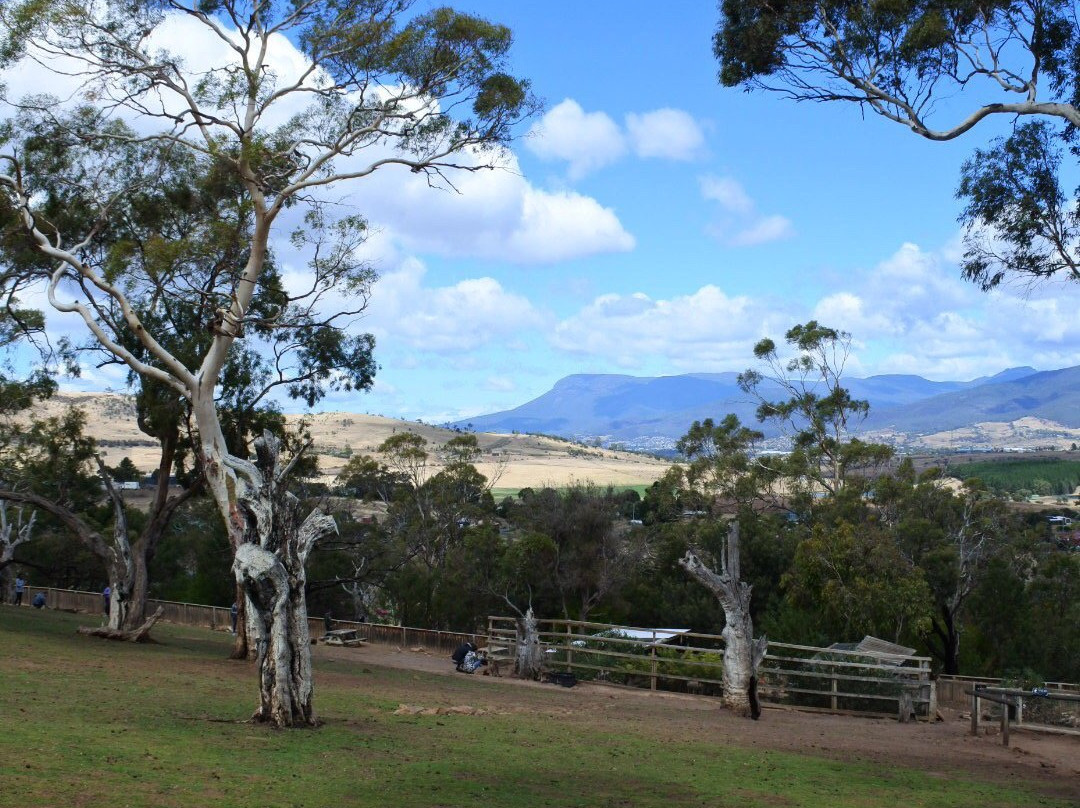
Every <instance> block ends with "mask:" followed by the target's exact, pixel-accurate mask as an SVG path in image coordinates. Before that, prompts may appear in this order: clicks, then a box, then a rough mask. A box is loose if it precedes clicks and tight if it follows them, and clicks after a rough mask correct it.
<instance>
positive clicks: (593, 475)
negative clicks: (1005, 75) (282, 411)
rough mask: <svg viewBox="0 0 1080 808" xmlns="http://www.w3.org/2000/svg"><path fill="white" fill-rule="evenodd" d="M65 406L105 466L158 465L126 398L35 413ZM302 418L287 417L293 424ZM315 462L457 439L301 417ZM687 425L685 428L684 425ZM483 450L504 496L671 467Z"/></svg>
mask: <svg viewBox="0 0 1080 808" xmlns="http://www.w3.org/2000/svg"><path fill="white" fill-rule="evenodd" d="M70 407H79V408H81V409H82V410H83V411H84V412H85V413H86V418H87V421H86V433H87V434H88V435H91V436H93V437H94V438H95V439H96V440H97V441H98V442H99V444H100V448H101V452H102V456H103V458H104V459H105V462H106V463H108V464H109V465H116V464H117V463H119V462H120V460H121V459H122V458H124V457H130V458H131V460H132V462H134V463H135V465H136V466H137V467H138V468H139V469H140V470H142V471H143V472H144V473H149V472H150V470H152V469H154V468H156V467H157V463H158V460H159V457H160V455H159V451H160V450H159V448H158V447H157V445H156V444H155V443H154V442H153V441H151V440H150V439H149V438H148V437H147V436H146V435H144V434H143V433H142V432H140V431H139V427H138V424H137V423H136V420H135V409H134V406H133V404H132V401H131V398H130V397H128V396H123V395H118V394H115V393H59V394H57V395H56V396H54V397H53V398H51V399H49V400H47V401H44V402H42V403H41V406H40V408H39V411H37V412H36V413H35V414H36V415H39V416H42V417H46V416H57V415H60V414H61V413H62V412H64V411H65V410H66V409H68V408H70ZM301 418H302V417H301V416H297V415H290V416H288V421H289V423H290V424H292V425H295V424H296V423H297V422H299V421H300V420H301ZM303 420H305V421H306V423H307V428H308V432H309V434H310V436H311V439H312V441H313V444H312V451H313V452H314V454H315V455H316V456H317V457H318V459H319V470H320V471H321V472H322V477H321V480H322V481H323V482H326V483H332V482H333V481H334V477H335V476H336V475H337V474H338V472H339V471H341V469H342V467H343V466H344V465H345V463H346V461H347V457H348V453H349V452H351V453H354V454H375V453H376V448H377V447H378V446H379V444H381V443H382V442H383V441H384V440H386V439H387V438H389V437H390V436H391V435H393V434H395V433H397V432H401V431H409V432H415V433H416V434H418V435H420V436H421V437H422V438H424V439H425V440H427V441H428V444H429V446H428V450H429V451H432V450H434V449H435V448H436V447H437V446H440V445H442V444H443V443H445V442H446V441H448V440H450V439H451V438H453V437H455V435H457V434H459V433H456V432H453V431H451V430H449V429H442V428H440V427H435V426H431V425H429V424H421V423H416V422H410V421H399V420H395V419H392V418H383V417H380V416H377V415H362V414H358V413H342V412H327V413H314V414H311V415H308V416H304V417H303ZM688 426H689V425H688ZM476 437H477V440H478V442H479V444H480V448H481V450H482V452H483V454H482V456H481V458H480V460H479V462H477V464H476V466H477V468H478V469H479V471H480V473H481V474H484V475H485V476H487V477H488V479H495V480H497V482H496V485H497V486H498V488H497V489H496V490H497V492H501V493H502V495H503V496H505V494H507V493H514V492H516V491H518V490H520V489H522V488H527V487H529V488H543V487H544V486H549V485H550V486H553V487H556V488H561V487H566V486H568V485H571V484H573V483H594V484H596V485H601V486H607V485H615V486H620V487H630V486H636V487H642V489H643V488H644V487H647V486H649V485H651V484H652V483H653V482H655V481H656V480H658V479H659V478H660V477H662V476H663V474H664V472H666V471H667V470H668V468H670V465H671V464H670V463H668V462H666V461H663V460H656V459H654V458H651V457H646V456H644V455H640V454H633V453H630V452H616V451H611V450H608V449H597V448H592V447H585V446H581V445H578V444H574V443H571V442H569V441H565V440H559V439H557V438H550V437H544V436H540V435H521V434H514V435H497V434H491V433H476Z"/></svg>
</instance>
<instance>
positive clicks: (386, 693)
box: [0, 606, 1080, 808]
mask: <svg viewBox="0 0 1080 808" xmlns="http://www.w3.org/2000/svg"><path fill="white" fill-rule="evenodd" d="M86 622H96V619H95V618H91V617H87V616H76V615H70V614H65V613H58V612H39V611H36V610H32V609H28V608H20V609H16V608H14V607H10V606H3V607H0V682H3V687H0V710H3V714H4V716H5V717H6V721H5V729H4V734H3V740H2V741H0V746H2V748H3V754H0V777H2V778H3V784H4V785H3V788H2V789H0V805H2V806H31V805H70V806H81V805H99V804H101V805H109V806H111V807H112V808H122V806H199V805H214V806H305V808H313V807H314V806H345V805H348V806H386V805H394V806H416V807H417V808H420V806H465V805H475V804H484V805H493V806H500V808H502V807H504V806H505V807H506V808H514V807H515V806H522V807H524V806H559V807H560V808H561V807H562V806H634V807H635V808H637V807H638V806H684V805H685V806H689V805H707V806H729V805H730V806H740V807H741V806H749V807H750V808H753V807H754V806H819V805H828V806H834V807H836V808H844V807H845V806H851V808H855V807H856V806H857V807H858V808H876V806H883V807H884V806H889V807H890V808H892V806H897V805H902V806H905V807H910V808H919V807H920V806H926V808H930V807H931V806H933V808H939V807H942V806H952V807H954V808H960V807H962V806H971V807H972V808H975V807H976V806H977V807H978V808H997V807H1000V808H1005V806H1009V807H1010V808H1012V807H1013V806H1054V807H1055V808H1057V807H1061V808H1064V807H1065V806H1075V805H1077V804H1078V802H1080V740H1077V739H1075V738H1061V737H1049V736H1035V735H1031V734H1028V733H1023V734H1021V733H1017V734H1016V735H1015V736H1014V738H1013V746H1012V747H1011V748H1009V749H1004V748H1002V747H1001V746H1000V745H999V742H998V739H997V738H996V737H979V738H972V737H970V736H968V735H966V733H965V730H966V724H965V723H964V722H963V721H962V720H960V719H959V718H957V717H955V716H952V717H950V718H949V720H947V721H945V722H943V723H937V724H919V725H914V726H913V725H901V724H898V723H896V722H895V721H884V720H876V719H856V718H849V717H839V716H829V715H818V714H807V713H797V712H793V711H786V710H767V711H766V712H765V715H764V716H763V718H762V720H761V721H759V722H751V721H747V720H743V719H736V718H734V717H732V716H731V715H729V714H727V713H726V712H724V711H723V710H721V709H719V707H718V705H717V703H716V702H715V701H714V700H710V699H706V698H701V697H690V696H682V695H675V694H663V695H656V694H648V693H639V692H633V691H626V690H621V689H615V688H610V687H604V686H598V685H582V686H579V687H576V688H572V689H564V688H558V687H555V686H552V685H540V684H534V683H520V682H516V681H512V680H508V679H495V678H491V677H480V676H473V677H468V676H464V675H461V674H455V673H453V672H452V670H451V667H450V664H449V662H448V660H446V659H444V658H443V655H442V654H429V653H425V652H423V651H418V650H413V649H404V650H403V649H394V648H389V647H381V646H368V647H365V648H358V649H355V648H327V647H325V646H321V645H320V646H317V647H316V648H315V649H314V652H315V672H316V687H317V693H316V699H317V701H316V706H317V709H318V711H319V714H320V715H321V717H322V718H323V720H324V721H325V724H324V726H323V727H321V728H320V729H318V730H315V731H292V732H275V731H271V730H267V729H264V728H262V727H257V726H253V725H250V724H247V723H246V722H245V721H244V718H246V716H247V715H248V714H249V713H250V711H251V708H252V706H253V703H254V698H255V690H254V672H253V668H252V665H251V664H249V663H242V662H230V661H228V660H227V659H226V658H225V657H226V654H227V650H228V647H229V638H228V636H227V635H224V634H221V633H214V632H211V631H208V630H202V629H194V628H188V627H180V626H170V625H164V626H162V625H159V626H158V627H157V628H156V629H155V636H156V637H157V638H158V639H159V640H160V642H159V643H156V644H152V645H146V646H133V645H120V644H114V643H107V642H104V641H101V640H95V639H91V638H87V637H84V636H81V635H77V634H76V633H75V628H76V626H77V625H80V624H84V623H86ZM403 705H404V706H405V707H404V708H403Z"/></svg>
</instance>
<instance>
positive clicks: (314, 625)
mask: <svg viewBox="0 0 1080 808" xmlns="http://www.w3.org/2000/svg"><path fill="white" fill-rule="evenodd" d="M26 589H27V592H26V594H25V595H24V596H23V605H24V606H29V604H30V602H31V601H32V600H33V599H34V595H36V594H37V593H38V592H44V593H45V603H46V606H47V607H48V608H50V609H61V610H65V611H73V612H86V613H90V614H95V613H97V614H100V613H102V612H103V611H104V599H103V598H102V595H101V594H100V593H98V592H82V591H78V590H73V589H55V588H46V587H36V586H28V587H27V588H26ZM159 606H160V607H161V608H162V609H164V615H163V616H162V619H163V620H165V621H167V622H170V623H177V624H180V625H189V626H204V627H206V628H211V629H216V630H218V631H228V630H229V629H231V627H232V615H231V614H230V609H229V607H227V606H206V605H203V604H197V603H178V602H174V601H163V600H150V601H149V603H148V608H149V610H150V611H153V610H154V609H157V608H158V607H159ZM540 625H541V629H542V630H541V632H540V638H541V641H542V643H543V645H544V650H545V654H544V656H545V666H546V668H547V669H548V670H552V671H556V670H558V671H566V672H571V673H573V674H574V675H575V676H576V678H578V679H593V680H598V681H607V682H610V683H612V684H618V685H629V686H634V687H648V688H651V689H653V690H676V691H683V692H687V693H698V694H703V695H720V694H721V692H722V667H721V658H722V654H723V649H724V640H723V638H722V637H720V636H719V635H716V634H697V633H693V632H683V633H679V634H678V635H676V639H674V640H673V641H670V642H665V641H664V640H665V638H668V637H670V632H664V631H661V630H657V629H634V628H632V627H629V626H616V625H611V624H608V623H588V622H580V621H574V620H545V621H540ZM308 626H309V630H310V632H311V636H312V637H321V636H323V634H325V632H326V626H325V621H324V619H323V618H321V617H309V618H308ZM331 628H333V629H342V628H355V629H357V630H358V631H359V633H360V635H361V636H362V637H364V639H366V640H367V641H368V642H375V643H381V644H385V645H394V646H399V647H402V648H413V647H423V648H425V649H429V650H432V649H433V650H438V651H443V652H445V653H447V654H448V655H449V653H450V652H451V651H453V649H455V648H456V647H457V646H459V645H460V644H461V643H463V642H465V641H470V642H473V643H476V644H477V645H483V644H484V643H486V644H487V645H488V646H489V648H490V649H491V652H492V655H493V656H494V657H495V658H496V659H502V660H506V661H510V662H512V660H513V658H514V652H515V646H516V634H515V630H514V620H513V618H509V617H496V616H492V617H489V618H488V629H487V634H486V635H484V634H471V633H468V632H458V631H438V630H435V629H423V628H412V627H409V626H396V625H390V624H385V623H358V622H355V621H350V620H332V625H331ZM626 631H634V632H643V633H644V634H646V635H648V636H644V637H641V638H635V637H629V636H627V635H626V634H624V633H622V632H626ZM650 632H651V634H650ZM759 680H760V684H759V691H760V694H761V697H762V701H764V702H765V703H773V704H792V705H796V706H800V707H812V708H813V707H820V708H824V709H828V710H835V711H840V712H844V711H849V712H879V713H884V712H888V713H889V714H895V713H894V711H893V709H892V708H893V706H894V705H896V706H897V707H898V705H899V700H900V698H901V697H902V694H903V693H904V692H905V691H906V692H910V693H911V694H912V701H913V703H914V705H915V707H916V710H917V712H918V713H919V715H921V716H932V715H933V714H934V711H935V710H936V709H937V705H938V704H939V703H940V704H942V705H944V706H949V707H955V708H958V709H964V708H965V707H967V706H968V705H970V704H971V698H972V697H971V695H970V693H969V692H966V691H970V690H972V689H973V688H974V687H975V686H976V685H979V686H984V687H990V688H1000V687H1001V686H1002V680H1001V679H987V678H979V677H970V676H939V677H938V678H937V679H936V681H931V679H930V659H929V658H928V657H897V658H894V659H889V658H887V655H880V654H875V656H874V657H873V658H870V657H867V656H866V655H865V654H862V653H859V652H856V651H839V650H836V649H830V648H816V647H814V646H807V645H792V644H790V643H779V642H771V643H769V652H768V653H767V654H766V656H765V660H764V662H763V663H762V666H761V668H760V670H759ZM1046 687H1047V689H1048V690H1050V691H1051V692H1052V693H1061V694H1065V695H1069V696H1076V695H1080V684H1074V683H1068V682H1047V683H1046ZM1029 701H1030V699H1029ZM1069 701H1070V702H1071V701H1073V699H1072V698H1070V699H1069ZM1039 703H1040V704H1045V703H1046V700H1045V699H1042V700H1039ZM1021 709H1023V708H1021ZM1021 720H1022V721H1024V722H1025V723H1031V721H1032V720H1038V719H1037V717H1036V715H1035V714H1034V710H1033V709H1032V708H1030V707H1029V708H1028V709H1027V711H1026V713H1024V712H1022V713H1021ZM1066 720H1069V721H1071V720H1075V713H1073V718H1072V719H1070V718H1069V717H1068V716H1067V717H1066ZM1055 723H1056V722H1055Z"/></svg>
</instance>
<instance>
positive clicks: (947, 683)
mask: <svg viewBox="0 0 1080 808" xmlns="http://www.w3.org/2000/svg"><path fill="white" fill-rule="evenodd" d="M980 685H981V686H984V687H1005V686H1006V682H1005V680H1004V679H991V678H987V677H983V676H950V675H947V674H941V675H939V676H938V677H937V697H938V704H940V705H942V706H944V707H952V708H955V709H957V710H966V709H967V708H968V707H970V706H971V696H969V695H968V694H967V691H969V690H972V689H974V688H975V687H976V686H980ZM1045 687H1046V688H1047V690H1052V691H1054V692H1061V693H1080V684H1075V683H1073V682H1046V683H1045Z"/></svg>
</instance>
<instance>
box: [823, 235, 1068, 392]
mask: <svg viewBox="0 0 1080 808" xmlns="http://www.w3.org/2000/svg"><path fill="white" fill-rule="evenodd" d="M845 285H846V287H847V288H846V289H844V290H843V291H837V292H832V293H830V294H827V295H826V296H825V297H823V298H822V299H821V300H819V301H818V302H817V304H816V305H815V306H814V308H813V311H812V315H813V317H815V318H816V319H818V320H820V321H821V322H824V323H826V324H828V325H831V326H833V327H837V328H842V329H844V330H846V331H850V332H851V333H852V334H853V336H854V337H855V339H856V340H857V341H858V342H859V346H860V347H859V362H860V364H861V365H862V367H863V368H864V370H866V372H873V373H915V374H918V375H921V376H926V377H928V378H934V379H971V378H975V377H977V376H982V375H989V374H993V373H997V372H999V371H1000V370H1002V369H1004V368H1006V367H1010V366H1017V365H1033V366H1035V367H1039V368H1043V369H1048V368H1055V367H1063V366H1067V365H1075V364H1080V322H1078V321H1077V318H1076V317H1075V315H1074V314H1073V313H1072V312H1075V310H1076V308H1077V305H1078V304H1080V294H1078V292H1080V290H1078V289H1074V288H1071V287H1069V286H1064V285H1061V284H1056V283H1050V284H1044V285H1043V286H1041V287H1039V288H1037V289H1027V290H1025V291H1024V293H1022V294H1018V293H1017V291H1016V290H1010V289H1008V288H999V289H997V290H995V291H994V292H991V293H989V294H987V293H983V292H981V291H980V290H979V289H978V288H977V287H976V286H975V285H973V284H970V283H968V282H966V281H964V280H963V279H962V278H961V276H960V270H959V267H958V266H957V265H956V255H955V250H954V248H953V242H951V241H950V242H949V243H946V244H945V245H943V246H942V248H941V250H937V251H934V250H925V249H923V248H921V247H919V246H918V245H915V244H910V243H907V244H903V245H901V246H900V247H899V248H898V249H897V250H896V252H894V253H893V254H892V255H890V256H888V257H886V258H885V259H884V260H882V261H881V262H879V263H878V264H876V265H875V266H873V267H870V268H869V269H868V270H865V271H863V272H858V273H854V274H851V275H849V276H848V277H847V278H846V279H845Z"/></svg>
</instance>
